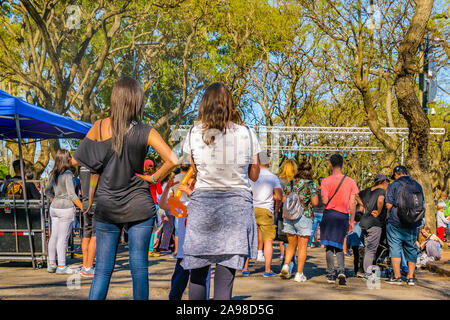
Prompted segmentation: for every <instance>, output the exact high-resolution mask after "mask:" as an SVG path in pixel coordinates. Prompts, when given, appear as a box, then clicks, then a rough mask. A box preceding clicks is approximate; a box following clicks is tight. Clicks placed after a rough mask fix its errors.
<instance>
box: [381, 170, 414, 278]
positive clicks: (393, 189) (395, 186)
mask: <svg viewBox="0 0 450 320" xmlns="http://www.w3.org/2000/svg"><path fill="white" fill-rule="evenodd" d="M392 178H393V179H395V181H394V182H393V183H391V184H390V185H389V188H388V190H387V194H386V207H387V209H388V210H390V212H389V216H388V219H387V226H386V231H387V240H388V244H389V255H390V257H391V263H392V268H393V269H394V277H391V278H390V279H389V280H387V282H388V283H390V284H399V285H401V284H402V279H401V273H400V264H401V256H402V251H403V252H404V254H405V258H406V260H407V261H408V275H407V277H406V279H407V280H406V282H407V284H408V285H412V286H413V285H415V282H416V280H415V278H414V271H415V269H416V262H417V246H416V239H417V235H418V224H413V225H405V224H403V223H402V222H401V221H400V219H399V217H398V215H397V210H398V201H399V193H400V187H401V183H402V182H408V181H410V182H411V181H412V182H413V183H416V184H417V186H418V188H419V189H420V191H421V193H422V196H423V190H422V187H421V186H420V185H419V184H418V183H417V182H416V181H414V180H413V179H411V178H410V177H409V175H408V171H407V169H406V168H405V167H404V166H397V167H395V168H394V172H393V174H392Z"/></svg>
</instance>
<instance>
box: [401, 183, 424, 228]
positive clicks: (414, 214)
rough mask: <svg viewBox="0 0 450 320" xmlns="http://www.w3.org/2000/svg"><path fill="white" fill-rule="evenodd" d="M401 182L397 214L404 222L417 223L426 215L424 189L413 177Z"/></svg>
mask: <svg viewBox="0 0 450 320" xmlns="http://www.w3.org/2000/svg"><path fill="white" fill-rule="evenodd" d="M399 182H400V188H399V189H398V206H397V216H398V218H399V219H400V222H401V223H402V224H405V225H412V224H416V223H418V222H420V221H422V219H423V217H424V215H425V207H424V198H423V193H422V190H421V189H420V187H419V184H418V183H416V182H415V181H414V180H412V179H408V180H407V181H399Z"/></svg>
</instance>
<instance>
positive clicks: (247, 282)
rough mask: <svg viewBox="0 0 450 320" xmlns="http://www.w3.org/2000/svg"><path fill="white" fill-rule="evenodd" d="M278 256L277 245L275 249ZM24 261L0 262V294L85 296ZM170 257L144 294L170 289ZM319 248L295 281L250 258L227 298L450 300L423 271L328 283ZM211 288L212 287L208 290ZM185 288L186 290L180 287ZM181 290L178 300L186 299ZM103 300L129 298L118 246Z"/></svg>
mask: <svg viewBox="0 0 450 320" xmlns="http://www.w3.org/2000/svg"><path fill="white" fill-rule="evenodd" d="M275 257H278V250H277V249H276V250H275ZM352 262H353V261H352V258H350V259H349V258H346V267H347V268H352ZM68 263H69V264H72V265H74V266H80V265H81V259H80V258H75V259H73V260H71V259H69V261H68ZM30 265H31V264H30V263H6V262H0V299H5V300H6V299H51V300H56V299H75V300H76V299H87V297H88V294H89V287H90V282H91V280H90V279H84V278H82V279H81V283H80V287H79V288H78V289H76V288H75V289H69V288H68V286H67V280H68V277H69V276H67V275H56V274H49V273H47V272H46V270H45V269H40V270H33V269H32V268H31V266H30ZM273 265H274V267H273V270H274V271H275V272H277V273H278V272H279V271H280V266H279V261H278V260H274V263H273ZM174 266H175V259H174V258H171V257H170V255H167V254H166V255H162V256H161V257H158V258H150V260H149V272H150V299H152V300H166V299H167V297H168V294H169V289H170V278H171V275H172V271H173V268H174ZM325 267H326V263H325V252H324V249H321V248H311V249H310V250H309V252H308V259H307V262H306V266H305V272H304V273H305V275H306V276H307V277H308V279H309V280H308V281H307V282H304V283H297V282H295V281H293V280H282V279H280V278H279V277H274V278H264V277H263V276H262V274H263V272H264V266H263V263H260V262H258V263H250V271H251V274H250V276H249V277H243V276H242V275H241V273H240V272H238V273H237V278H236V280H235V284H234V290H233V299H237V300H255V299H258V300H272V299H275V300H281V299H283V300H288V299H299V300H304V299H314V300H322V299H332V300H340V299H343V300H357V299H388V300H391V299H408V300H410V299H438V300H449V299H450V278H449V277H443V276H441V275H437V274H433V273H431V272H429V271H425V270H424V271H420V272H418V273H417V278H418V284H417V285H416V286H415V287H409V286H406V285H403V286H393V285H389V284H386V283H384V279H382V281H381V289H372V290H371V289H368V288H367V286H366V282H365V281H363V280H362V279H359V278H353V277H352V278H348V285H347V286H346V287H335V286H334V285H333V284H328V283H327V282H326V278H325ZM211 292H213V291H211ZM186 293H187V292H186ZM186 293H185V295H184V299H187V294H186ZM108 299H123V300H127V299H132V284H131V275H130V270H129V265H128V253H127V251H126V250H125V249H124V248H123V247H121V252H120V253H119V256H118V259H117V264H116V269H115V272H114V274H113V277H112V280H111V286H110V290H109V293H108Z"/></svg>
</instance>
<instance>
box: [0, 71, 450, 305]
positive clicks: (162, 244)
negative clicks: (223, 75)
mask: <svg viewBox="0 0 450 320" xmlns="http://www.w3.org/2000/svg"><path fill="white" fill-rule="evenodd" d="M143 97H144V93H143V90H142V88H141V86H140V85H139V83H138V82H137V81H136V80H134V79H131V78H128V77H125V78H122V79H120V80H119V81H118V82H117V83H116V85H115V86H114V88H113V90H112V93H111V115H110V117H108V118H105V119H102V120H98V121H97V122H95V123H94V125H93V127H92V128H91V129H90V130H89V132H88V134H87V136H86V137H85V139H83V140H82V141H81V143H80V145H79V147H78V149H77V150H76V152H75V153H74V155H73V156H71V154H70V153H69V152H68V151H67V150H59V151H58V153H57V155H56V159H55V165H54V168H53V170H52V172H51V175H50V178H49V180H48V183H47V186H46V188H45V195H46V196H47V197H48V198H50V199H51V206H50V217H51V230H52V233H51V236H50V239H49V246H48V250H49V252H48V267H47V270H48V272H51V273H57V274H71V273H74V272H78V271H76V270H73V269H70V268H68V267H67V265H66V261H65V256H66V248H67V240H68V237H69V235H70V232H71V230H72V225H73V223H74V222H75V220H76V219H75V215H74V212H75V208H76V207H78V208H79V210H81V212H82V213H83V232H82V234H83V239H82V252H83V267H82V269H81V271H80V273H81V275H83V276H85V277H92V278H93V280H92V285H91V288H90V293H89V299H105V298H106V296H107V293H108V288H109V283H110V279H111V275H112V272H113V270H114V265H115V259H116V254H117V246H118V244H119V242H120V239H121V238H122V237H124V236H125V238H126V243H127V246H128V249H129V260H130V269H131V275H132V281H133V297H134V299H144V300H145V299H148V295H149V281H148V275H149V270H148V259H149V258H153V257H158V256H159V255H160V254H161V252H170V253H172V256H173V257H174V258H176V263H175V267H174V270H173V275H172V278H171V290H170V295H169V299H170V300H180V299H181V298H182V296H183V293H184V292H185V290H186V288H188V287H189V292H188V295H189V299H191V300H204V299H209V298H210V282H211V269H212V266H215V272H214V293H213V297H214V299H216V300H228V299H231V297H232V290H233V284H234V280H235V277H236V271H238V270H240V271H241V272H242V275H243V276H248V275H249V274H250V271H249V265H250V263H252V261H254V260H256V261H261V262H264V273H263V277H267V278H270V277H276V276H279V277H280V278H282V279H290V278H292V276H293V274H294V272H295V275H294V276H293V279H294V280H295V281H297V282H305V281H308V279H309V278H310V277H311V275H308V273H307V272H305V262H306V260H307V252H308V250H309V249H308V248H309V247H314V246H320V247H321V248H323V249H324V253H325V261H326V265H327V268H326V278H327V282H329V283H336V284H338V285H341V286H344V285H346V284H347V276H348V272H346V269H345V256H346V255H349V249H350V248H351V249H352V253H353V256H354V274H355V275H360V276H361V277H362V278H363V279H369V278H370V277H371V266H372V265H374V264H376V263H377V258H378V257H377V256H379V255H378V252H379V251H380V247H384V248H386V249H387V250H388V252H389V258H390V263H391V265H392V269H393V272H392V275H391V277H390V278H389V279H388V280H387V282H388V283H390V284H402V283H403V280H402V272H403V273H404V274H405V275H406V283H407V284H408V285H414V284H415V282H416V279H415V277H414V272H415V270H416V263H419V265H421V264H422V263H423V261H429V260H431V259H439V258H440V249H441V247H442V246H443V244H444V243H443V240H444V235H445V233H446V230H448V227H449V219H450V218H449V211H450V209H449V202H448V198H447V195H446V194H445V193H442V195H441V197H440V199H439V201H438V203H437V206H436V208H437V235H434V234H431V232H430V230H429V229H427V228H425V227H424V211H425V209H424V195H423V191H422V187H421V186H420V184H419V183H417V182H416V181H414V180H413V179H412V178H411V177H410V176H409V174H408V171H407V168H406V167H404V166H396V167H395V168H394V169H393V174H392V176H391V177H388V176H386V175H383V174H377V175H376V176H375V180H374V181H373V185H372V186H370V187H369V188H367V189H364V190H359V189H358V186H357V184H356V182H355V181H354V180H353V179H352V178H351V177H348V176H346V175H345V174H344V171H345V170H344V158H343V157H342V156H341V155H339V154H333V155H331V156H330V157H329V158H328V163H329V172H330V175H329V176H327V177H317V176H316V174H315V172H314V170H313V168H312V166H311V163H310V162H308V161H307V160H306V159H304V160H303V161H301V162H297V161H296V160H294V159H285V160H284V162H283V163H282V166H281V168H280V171H279V172H278V173H277V174H278V175H276V174H274V173H272V172H271V171H270V165H271V164H270V161H269V158H268V156H267V154H265V153H264V152H262V150H261V146H260V144H259V141H258V139H257V136H256V134H255V132H254V131H253V130H252V129H250V128H248V127H247V126H245V125H244V124H243V122H242V119H241V117H240V114H239V112H238V110H237V108H236V106H235V105H234V102H233V97H232V94H231V92H230V90H229V89H228V88H227V87H226V86H225V85H223V84H222V83H214V84H212V85H210V86H209V87H208V88H207V89H206V91H205V93H204V95H203V97H202V99H201V101H200V107H199V111H198V118H197V121H196V122H195V124H194V125H193V126H192V127H191V129H190V131H189V133H188V134H187V136H186V138H185V142H184V145H183V152H184V154H185V155H186V157H185V158H184V161H179V159H178V158H177V157H176V155H175V154H174V153H173V151H172V150H171V149H170V147H169V146H168V145H167V144H166V142H165V141H164V140H163V139H162V138H161V136H160V135H159V134H158V133H157V131H156V130H155V129H154V128H152V127H151V126H150V125H147V124H144V123H142V121H141V116H142V108H143V101H144V98H143ZM149 147H152V148H153V150H154V151H155V152H156V153H157V154H158V159H159V160H158V161H156V158H154V159H153V160H150V159H148V158H147V154H148V148H149ZM180 162H182V164H181V165H179V163H180ZM155 163H157V164H156V165H155ZM78 167H80V168H79V169H78ZM176 167H177V168H176ZM74 168H75V169H74ZM14 170H15V177H14V178H12V180H14V179H18V178H20V166H18V164H17V163H16V162H15V165H14ZM191 171H193V174H191V173H192V172H191ZM77 172H79V177H80V178H79V180H77V178H75V176H74V173H77ZM316 181H317V182H316ZM2 188H3V191H2V192H3V193H6V194H7V193H8V192H9V189H10V186H9V185H8V184H7V183H5V184H4V186H2ZM35 188H36V187H35ZM26 191H27V195H29V198H32V197H39V198H40V197H41V195H40V193H39V190H34V188H33V187H32V186H31V184H30V186H29V185H28V184H27V186H26ZM178 192H182V195H181V197H180V198H179V199H178V200H179V201H180V202H181V203H182V205H183V206H185V207H187V215H182V214H180V212H178V211H176V210H175V208H174V206H173V204H171V199H173V198H174V197H175V196H176V194H177V193H178ZM80 199H81V200H80ZM172 203H173V202H172ZM419 235H420V236H419ZM275 241H279V248H280V255H281V257H280V259H281V272H280V273H279V274H277V273H275V272H273V270H272V265H273V252H274V242H275ZM335 260H336V262H337V266H336V264H335ZM94 263H95V268H94ZM425 263H426V262H425Z"/></svg>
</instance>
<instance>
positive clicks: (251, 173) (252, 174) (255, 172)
mask: <svg viewBox="0 0 450 320" xmlns="http://www.w3.org/2000/svg"><path fill="white" fill-rule="evenodd" d="M259 171H260V168H259V157H258V155H257V154H256V155H254V156H253V163H252V164H251V165H250V167H249V169H248V177H249V178H250V180H252V181H253V182H255V181H256V180H258V177H259Z"/></svg>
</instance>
